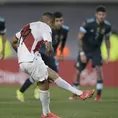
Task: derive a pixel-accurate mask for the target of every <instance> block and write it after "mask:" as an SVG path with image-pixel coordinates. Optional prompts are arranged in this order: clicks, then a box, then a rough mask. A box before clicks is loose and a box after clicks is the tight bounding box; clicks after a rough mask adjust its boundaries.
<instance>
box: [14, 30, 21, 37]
mask: <svg viewBox="0 0 118 118" xmlns="http://www.w3.org/2000/svg"><path fill="white" fill-rule="evenodd" d="M15 36H16V38H18V39H19V38H20V36H21V33H20V31H19V32H17V33H16V34H15Z"/></svg>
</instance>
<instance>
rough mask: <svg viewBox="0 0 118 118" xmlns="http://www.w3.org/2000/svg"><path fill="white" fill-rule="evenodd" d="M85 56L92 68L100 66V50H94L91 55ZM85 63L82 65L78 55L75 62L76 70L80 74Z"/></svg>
mask: <svg viewBox="0 0 118 118" xmlns="http://www.w3.org/2000/svg"><path fill="white" fill-rule="evenodd" d="M85 55H86V57H87V63H88V61H89V60H90V59H91V61H92V67H96V66H102V57H101V51H100V50H96V51H93V52H91V53H86V54H85ZM87 63H82V62H81V60H80V55H78V57H77V61H76V68H77V69H78V70H79V71H80V72H81V71H82V70H84V69H85V67H86V65H87Z"/></svg>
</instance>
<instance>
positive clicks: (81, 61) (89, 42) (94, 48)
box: [69, 6, 111, 101]
mask: <svg viewBox="0 0 118 118" xmlns="http://www.w3.org/2000/svg"><path fill="white" fill-rule="evenodd" d="M105 18H106V8H105V7H104V6H98V7H97V8H96V13H95V17H94V18H90V19H88V20H86V21H85V22H84V23H83V25H82V26H81V27H80V31H79V34H78V39H79V54H78V57H77V62H76V77H75V80H74V82H73V86H74V87H75V88H78V89H79V84H80V74H81V71H83V70H84V69H85V67H86V65H87V63H88V61H89V60H90V59H91V60H92V67H93V68H95V69H96V73H97V84H96V89H97V95H96V97H95V100H97V101H98V100H100V98H101V92H102V89H103V76H102V57H101V50H100V46H101V43H102V41H103V39H104V38H105V42H106V47H107V53H108V54H107V55H108V57H107V59H106V62H109V59H110V41H109V36H110V34H111V24H110V23H109V22H108V21H107V20H105ZM69 99H76V95H74V94H73V96H72V97H69Z"/></svg>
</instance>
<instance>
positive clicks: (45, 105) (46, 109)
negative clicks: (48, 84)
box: [39, 90, 50, 116]
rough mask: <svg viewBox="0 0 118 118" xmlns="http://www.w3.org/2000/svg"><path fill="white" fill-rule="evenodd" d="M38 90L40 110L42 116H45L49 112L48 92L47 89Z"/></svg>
mask: <svg viewBox="0 0 118 118" xmlns="http://www.w3.org/2000/svg"><path fill="white" fill-rule="evenodd" d="M39 92H40V101H41V103H42V112H43V115H44V116H47V115H48V114H49V113H50V106H49V104H50V93H49V91H48V90H46V91H44V90H39Z"/></svg>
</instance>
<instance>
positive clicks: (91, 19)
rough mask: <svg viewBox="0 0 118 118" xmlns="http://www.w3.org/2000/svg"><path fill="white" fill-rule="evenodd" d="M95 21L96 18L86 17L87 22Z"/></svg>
mask: <svg viewBox="0 0 118 118" xmlns="http://www.w3.org/2000/svg"><path fill="white" fill-rule="evenodd" d="M94 22H95V18H88V19H86V23H88V24H89V23H94Z"/></svg>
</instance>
